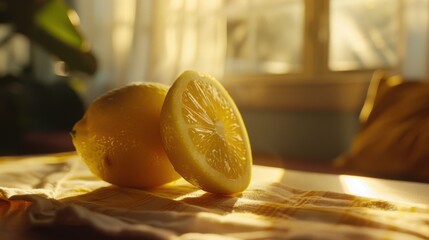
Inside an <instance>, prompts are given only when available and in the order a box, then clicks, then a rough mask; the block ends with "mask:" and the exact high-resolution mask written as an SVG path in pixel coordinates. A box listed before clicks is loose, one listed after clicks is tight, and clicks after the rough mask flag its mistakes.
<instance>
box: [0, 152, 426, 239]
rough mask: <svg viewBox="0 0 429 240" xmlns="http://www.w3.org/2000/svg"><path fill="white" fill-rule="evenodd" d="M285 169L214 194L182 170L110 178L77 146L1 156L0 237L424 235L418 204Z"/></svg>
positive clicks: (259, 171)
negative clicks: (130, 183) (140, 179)
mask: <svg viewBox="0 0 429 240" xmlns="http://www.w3.org/2000/svg"><path fill="white" fill-rule="evenodd" d="M282 173H283V170H282V169H279V168H269V167H263V166H257V165H256V166H254V167H253V177H252V182H251V184H250V186H249V188H248V189H247V190H246V191H244V192H242V193H240V194H236V195H233V196H221V195H215V194H210V193H207V192H204V191H203V190H200V189H198V188H196V187H194V186H192V185H191V184H189V183H187V182H186V181H185V180H183V179H179V180H177V181H175V182H172V183H169V184H166V185H163V186H161V187H157V188H154V189H147V190H140V189H131V188H122V187H118V186H113V185H110V184H108V183H106V182H104V181H102V180H100V179H98V178H96V177H95V176H93V175H92V174H91V173H90V172H89V171H88V169H87V167H86V165H85V164H84V163H83V162H82V161H81V159H79V157H78V156H77V155H76V154H75V153H74V152H70V153H62V154H54V155H43V156H27V157H3V158H0V234H1V235H0V239H27V238H28V236H34V238H35V239H36V238H37V237H39V239H48V237H49V236H50V237H52V236H54V237H53V238H52V239H56V238H57V237H58V238H61V239H67V237H69V238H70V239H76V238H79V239H295V240H296V239H429V207H428V206H427V205H425V204H413V203H399V202H392V201H386V200H383V199H373V198H366V197H359V196H355V195H350V194H345V193H340V192H330V191H320V190H304V189H297V188H292V187H290V186H288V185H287V183H284V182H283V181H282V178H281V176H282ZM322 180H323V179H321V181H322ZM420 194H422V193H420ZM428 194H429V193H428ZM21 233H22V234H21ZM2 236H3V237H2Z"/></svg>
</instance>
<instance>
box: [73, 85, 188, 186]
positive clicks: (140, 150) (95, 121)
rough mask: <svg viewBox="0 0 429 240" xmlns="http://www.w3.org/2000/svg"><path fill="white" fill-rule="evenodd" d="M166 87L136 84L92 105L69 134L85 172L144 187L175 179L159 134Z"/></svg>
mask: <svg viewBox="0 0 429 240" xmlns="http://www.w3.org/2000/svg"><path fill="white" fill-rule="evenodd" d="M167 91H168V86H166V85H163V84H158V83H136V84H130V85H127V86H125V87H121V88H118V89H115V90H112V91H110V92H108V93H106V94H104V95H102V96H101V97H99V98H97V99H96V100H95V101H94V102H92V103H91V104H90V105H89V107H88V109H87V110H86V112H85V114H84V116H83V118H82V119H81V120H79V121H78V122H77V123H76V124H75V126H74V127H73V130H72V132H71V135H72V140H73V144H74V146H75V148H76V151H77V153H78V154H79V155H80V156H81V158H82V159H83V161H84V162H85V163H86V165H87V166H88V168H89V169H90V170H91V172H92V173H94V174H95V175H96V176H98V177H100V178H101V179H103V180H104V181H106V182H109V183H111V184H114V185H118V186H123V187H133V188H150V187H155V186H158V185H162V184H164V183H167V182H170V181H173V180H175V179H178V178H179V177H180V175H178V174H177V173H176V171H175V170H174V168H173V166H172V165H171V163H170V161H169V159H168V157H167V155H166V152H165V151H164V148H163V145H162V142H161V134H160V113H161V108H162V105H163V103H164V99H165V96H166V94H167Z"/></svg>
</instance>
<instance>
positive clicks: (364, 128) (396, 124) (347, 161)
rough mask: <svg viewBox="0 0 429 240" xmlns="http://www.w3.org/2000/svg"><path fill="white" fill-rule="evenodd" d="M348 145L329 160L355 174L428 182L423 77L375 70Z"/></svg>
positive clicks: (428, 101)
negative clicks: (412, 78)
mask: <svg viewBox="0 0 429 240" xmlns="http://www.w3.org/2000/svg"><path fill="white" fill-rule="evenodd" d="M360 121H361V125H360V128H359V129H358V132H357V134H356V135H355V137H354V139H353V141H352V144H351V147H350V149H349V150H348V151H347V152H346V153H344V154H343V155H342V156H340V157H339V158H338V159H336V161H334V165H335V166H336V167H338V168H340V169H341V170H343V171H346V172H349V173H355V174H361V175H370V176H376V177H386V178H395V179H402V180H413V181H424V182H429V82H418V81H403V80H402V79H401V78H400V77H399V76H387V75H386V74H385V73H383V72H376V73H374V76H373V78H372V80H371V83H370V86H369V89H368V93H367V98H366V100H365V104H364V106H363V108H362V111H361V114H360Z"/></svg>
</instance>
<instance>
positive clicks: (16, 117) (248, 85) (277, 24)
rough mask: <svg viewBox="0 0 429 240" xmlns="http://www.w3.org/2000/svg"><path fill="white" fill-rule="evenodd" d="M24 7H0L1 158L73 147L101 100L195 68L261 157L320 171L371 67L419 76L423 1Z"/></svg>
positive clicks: (343, 144)
mask: <svg viewBox="0 0 429 240" xmlns="http://www.w3.org/2000/svg"><path fill="white" fill-rule="evenodd" d="M29 2H31V3H33V1H30V0H27V1H25V0H16V1H13V0H2V1H0V3H1V4H0V9H2V14H0V18H1V19H0V20H1V21H0V22H1V23H2V24H0V75H1V79H0V86H1V87H0V121H1V122H0V128H1V133H2V134H1V135H0V155H19V154H36V153H49V152H60V151H70V150H73V146H72V144H71V139H70V137H69V133H68V132H69V131H70V129H71V128H72V126H73V124H74V123H75V122H76V121H77V120H78V119H80V117H81V116H82V115H83V113H84V111H85V108H86V106H88V104H90V103H91V101H92V100H94V98H96V97H97V96H99V95H100V94H102V93H104V92H106V91H108V90H110V89H113V88H115V87H119V86H123V85H125V84H128V83H131V82H139V81H151V82H161V83H166V84H170V83H172V82H173V81H174V80H175V78H176V77H177V76H178V75H179V74H180V73H181V72H183V71H184V70H187V69H195V70H198V71H203V72H207V73H209V74H211V75H214V76H215V77H217V78H218V79H219V80H220V81H221V82H222V83H223V84H224V85H225V86H226V88H227V89H228V91H229V92H230V93H231V95H232V96H233V98H234V100H235V101H236V103H237V105H238V107H239V108H240V110H241V112H242V115H243V118H244V121H245V124H246V126H247V128H248V132H249V135H250V140H251V143H252V148H253V152H254V154H255V156H258V157H259V158H258V159H260V161H261V162H263V161H264V159H267V161H283V159H289V160H291V164H296V163H303V162H318V163H322V165H323V164H324V163H329V162H331V161H332V160H333V159H335V158H336V157H337V156H338V155H340V154H341V153H343V152H344V151H346V150H347V149H348V147H349V146H350V144H351V141H352V139H353V136H354V134H355V133H356V131H357V129H358V127H359V118H358V116H359V112H360V110H361V108H362V105H363V102H364V100H365V96H366V92H367V88H368V84H369V82H370V80H371V77H372V75H373V73H374V71H376V70H380V69H382V70H385V71H388V72H390V73H392V74H400V75H402V76H403V77H404V78H405V79H409V80H417V81H426V80H427V79H428V74H429V71H428V68H427V66H428V54H429V49H428V46H429V41H428V29H429V26H428V24H429V18H428V16H429V15H428V13H429V1H427V0H347V1H344V0H210V1H202V0H156V1H155V0H145V1H143V0H142V1H139V0H91V1H87V0H64V1H62V0H44V1H34V3H33V4H28V3H29ZM18 3H19V4H18ZM29 6H31V7H29ZM72 9H73V10H72ZM11 12H12V13H11ZM23 12H30V13H31V14H29V16H31V17H27V18H25V19H22V17H19V16H21V15H22V13H23ZM1 16H4V17H1ZM33 28H36V29H38V28H40V29H42V30H41V31H42V32H46V33H49V34H48V35H49V36H52V37H53V39H54V40H55V41H54V40H52V41H49V39H50V38H49V37H48V38H41V37H40V32H37V31H33V30H32V29H33ZM42 35H43V34H42Z"/></svg>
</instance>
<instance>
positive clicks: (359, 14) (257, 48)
mask: <svg viewBox="0 0 429 240" xmlns="http://www.w3.org/2000/svg"><path fill="white" fill-rule="evenodd" d="M225 8H226V15H227V38H228V40H227V59H226V73H225V79H226V81H225V82H226V83H228V84H230V89H231V92H232V94H233V95H235V97H236V98H237V99H238V101H239V102H240V104H241V105H246V104H248V105H249V106H254V105H255V104H256V105H262V106H266V105H268V106H272V105H273V104H274V105H275V106H280V107H283V106H285V105H288V103H287V102H295V103H296V104H297V105H299V106H302V104H304V105H305V106H307V107H310V108H312V107H313V105H316V108H318V107H321V108H325V107H326V106H328V105H332V104H334V105H335V104H340V102H341V101H343V99H338V96H342V97H346V98H347V99H345V101H346V102H347V101H352V102H350V103H346V104H345V105H347V106H348V107H346V108H349V107H352V108H354V109H358V108H360V106H361V104H362V101H363V99H364V97H365V96H364V95H365V93H366V87H367V84H368V81H369V79H370V78H371V75H372V73H373V71H374V70H376V69H385V70H388V71H390V72H396V73H403V72H406V69H403V68H404V66H407V65H408V66H415V65H416V64H421V62H422V61H420V60H421V59H423V60H425V59H426V49H427V42H426V43H424V44H422V42H424V41H426V40H425V39H426V35H425V34H421V33H420V34H417V33H418V32H419V31H422V30H421V29H422V28H423V29H426V28H427V27H428V23H427V22H428V21H427V19H426V18H427V17H426V18H425V17H423V19H420V21H416V20H415V19H414V21H413V22H411V21H409V17H408V18H407V15H408V16H409V15H416V16H420V17H422V16H426V15H427V13H428V10H429V4H428V2H427V1H425V0H407V1H404V0H347V1H344V0H265V1H258V0H249V1H248V0H226V6H225ZM424 19H426V20H424ZM421 20H423V21H421ZM416 22H417V23H418V24H419V26H421V28H420V30H417V29H416V27H414V28H413V26H416ZM422 25H423V26H422ZM413 29H414V30H413ZM411 31H412V32H411ZM416 37H419V39H420V40H418V41H417V42H419V43H420V45H419V46H414V44H409V42H413V41H416V40H415V38H416ZM410 39H413V40H412V41H410ZM416 48H417V49H416ZM413 49H414V50H413ZM411 52H420V53H421V54H420V56H419V57H418V58H416V59H413V58H412V57H410V54H411ZM423 53H424V54H423ZM407 56H408V57H407ZM405 60H407V61H408V60H412V61H413V62H414V63H415V64H411V63H404V61H405ZM426 76H427V74H426V72H424V76H420V77H422V78H425V77H426ZM236 82H238V83H240V84H235V83H236ZM241 83H246V84H241ZM327 83H329V84H330V85H329V84H327ZM243 85H245V86H243ZM285 85H287V88H282V86H285ZM304 85H305V86H304ZM243 89H244V90H243ZM356 91H358V92H356ZM276 93H277V94H276ZM314 93H317V94H314ZM349 93H350V94H351V95H353V96H355V97H354V98H351V97H347V96H351V95H350V94H349ZM288 94H290V95H293V96H296V97H294V98H293V99H286V98H288V97H286V95H288ZM256 96H257V97H256ZM317 96H319V97H317ZM256 98H258V101H265V103H256V100H254V99H256ZM291 98H292V97H291ZM331 98H336V99H331ZM309 99H310V100H309ZM311 99H313V100H311ZM327 99H331V100H327ZM351 99H353V100H351ZM335 102H336V103H335ZM295 103H294V104H295ZM300 103H302V104H301V105H300ZM317 106H318V107H317ZM342 107H344V106H341V107H340V108H342ZM334 108H337V107H334Z"/></svg>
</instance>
